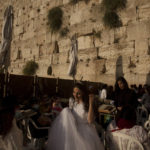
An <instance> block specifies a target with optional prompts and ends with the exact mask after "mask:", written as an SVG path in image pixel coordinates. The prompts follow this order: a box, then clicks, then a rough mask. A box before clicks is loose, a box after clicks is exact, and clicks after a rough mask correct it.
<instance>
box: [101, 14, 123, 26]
mask: <svg viewBox="0 0 150 150" xmlns="http://www.w3.org/2000/svg"><path fill="white" fill-rule="evenodd" d="M103 21H104V24H105V25H106V26H108V27H110V28H117V27H120V26H122V22H121V20H120V18H119V16H118V14H117V13H116V12H106V13H105V14H104V17H103Z"/></svg>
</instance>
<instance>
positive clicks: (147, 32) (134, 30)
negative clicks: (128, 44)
mask: <svg viewBox="0 0 150 150" xmlns="http://www.w3.org/2000/svg"><path fill="white" fill-rule="evenodd" d="M149 26H150V21H143V22H138V23H136V24H130V25H129V26H128V27H127V40H129V41H130V40H140V39H146V38H149V37H150V28H149Z"/></svg>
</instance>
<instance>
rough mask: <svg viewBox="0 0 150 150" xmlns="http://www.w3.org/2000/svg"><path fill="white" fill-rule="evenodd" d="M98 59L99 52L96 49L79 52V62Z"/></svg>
mask: <svg viewBox="0 0 150 150" xmlns="http://www.w3.org/2000/svg"><path fill="white" fill-rule="evenodd" d="M96 58H97V50H96V48H91V49H84V50H79V51H78V60H79V61H80V62H86V63H87V62H89V61H91V60H93V59H96Z"/></svg>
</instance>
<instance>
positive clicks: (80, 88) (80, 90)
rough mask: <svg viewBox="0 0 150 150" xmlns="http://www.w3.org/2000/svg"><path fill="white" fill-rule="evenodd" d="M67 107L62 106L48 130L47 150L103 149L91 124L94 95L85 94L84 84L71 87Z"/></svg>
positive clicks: (92, 120)
mask: <svg viewBox="0 0 150 150" xmlns="http://www.w3.org/2000/svg"><path fill="white" fill-rule="evenodd" d="M73 97H74V98H73V99H70V100H69V108H64V109H63V110H62V112H61V113H60V114H59V116H58V117H57V118H56V119H55V120H54V122H53V125H52V127H51V129H50V131H49V137H48V143H47V150H104V147H103V145H102V143H101V141H100V139H99V137H98V134H97V132H96V129H95V127H94V125H93V122H94V110H93V102H94V95H93V94H89V98H88V97H87V95H86V90H85V87H84V85H82V84H80V83H77V84H76V85H75V86H74V88H73Z"/></svg>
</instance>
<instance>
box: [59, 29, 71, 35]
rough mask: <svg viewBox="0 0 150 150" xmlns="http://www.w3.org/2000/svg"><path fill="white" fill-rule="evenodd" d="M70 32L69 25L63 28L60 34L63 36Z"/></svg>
mask: <svg viewBox="0 0 150 150" xmlns="http://www.w3.org/2000/svg"><path fill="white" fill-rule="evenodd" d="M68 32H69V29H68V27H65V28H63V29H62V30H61V31H60V36H61V37H65V36H67V34H68Z"/></svg>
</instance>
